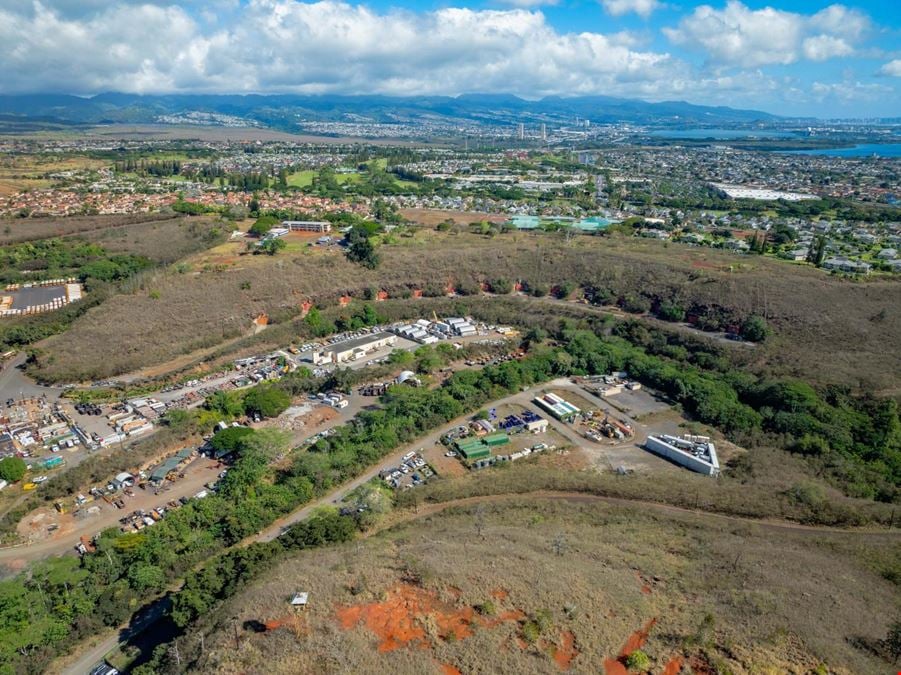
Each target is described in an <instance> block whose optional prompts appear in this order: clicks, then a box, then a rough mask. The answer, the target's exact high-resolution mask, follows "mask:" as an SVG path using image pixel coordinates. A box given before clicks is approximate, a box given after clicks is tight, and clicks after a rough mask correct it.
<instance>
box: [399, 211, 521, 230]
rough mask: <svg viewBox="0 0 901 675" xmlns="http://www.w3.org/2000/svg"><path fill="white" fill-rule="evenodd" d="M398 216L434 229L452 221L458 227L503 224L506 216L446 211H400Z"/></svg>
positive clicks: (478, 212)
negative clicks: (485, 222)
mask: <svg viewBox="0 0 901 675" xmlns="http://www.w3.org/2000/svg"><path fill="white" fill-rule="evenodd" d="M400 214H401V215H402V216H403V217H404V218H406V219H407V220H410V221H412V222H414V223H416V224H418V225H426V226H428V227H434V226H435V225H437V224H438V223H441V222H444V221H446V220H452V221H454V222H455V223H457V224H458V225H469V223H478V222H481V221H483V220H487V221H488V222H489V223H503V222H505V221H506V220H507V216H505V215H503V214H498V213H483V212H481V211H452V210H447V209H401V210H400Z"/></svg>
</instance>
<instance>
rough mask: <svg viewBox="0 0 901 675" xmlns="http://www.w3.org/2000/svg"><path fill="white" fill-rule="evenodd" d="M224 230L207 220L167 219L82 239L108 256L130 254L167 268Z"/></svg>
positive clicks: (110, 229) (202, 246)
mask: <svg viewBox="0 0 901 675" xmlns="http://www.w3.org/2000/svg"><path fill="white" fill-rule="evenodd" d="M222 229H223V226H222V225H221V224H217V223H216V222H215V221H213V220H212V219H209V218H184V217H182V218H179V217H176V218H168V219H166V220H149V221H145V222H137V223H129V224H125V225H121V226H118V227H107V228H103V229H100V230H93V231H91V232H88V233H85V234H84V235H82V236H84V238H85V239H88V240H89V241H94V242H97V243H98V244H100V245H101V246H103V248H104V249H106V250H107V251H109V252H110V253H123V254H125V253H130V254H132V255H140V256H144V257H146V258H150V259H151V260H153V261H154V262H158V263H162V264H168V263H173V262H175V261H177V260H181V259H182V258H184V257H186V256H189V255H192V254H194V253H197V252H198V251H201V250H204V249H206V248H207V247H208V246H209V245H210V244H212V243H214V242H215V241H218V239H216V238H215V237H216V236H217V235H216V234H215V232H214V230H215V231H219V232H221V231H222Z"/></svg>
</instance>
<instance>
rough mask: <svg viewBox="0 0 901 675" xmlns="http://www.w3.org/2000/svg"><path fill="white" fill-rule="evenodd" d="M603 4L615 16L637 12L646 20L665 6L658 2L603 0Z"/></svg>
mask: <svg viewBox="0 0 901 675" xmlns="http://www.w3.org/2000/svg"><path fill="white" fill-rule="evenodd" d="M601 4H602V5H603V6H604V9H605V10H606V11H607V13H608V14H611V15H613V16H622V15H623V14H629V13H630V12H635V13H636V14H638V16H641V17H644V18H645V19H646V18H648V17H649V16H650V15H651V13H653V12H654V10H657V9H660V8H661V7H662V6H663V5H662V4H661V3H660V2H659V1H658V0H601Z"/></svg>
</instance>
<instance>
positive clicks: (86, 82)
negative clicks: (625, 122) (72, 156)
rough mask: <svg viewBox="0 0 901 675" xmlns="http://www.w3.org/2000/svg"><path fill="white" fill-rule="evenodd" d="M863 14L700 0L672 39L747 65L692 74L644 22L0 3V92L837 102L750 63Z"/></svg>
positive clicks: (275, 1) (843, 42)
mask: <svg viewBox="0 0 901 675" xmlns="http://www.w3.org/2000/svg"><path fill="white" fill-rule="evenodd" d="M512 1H514V2H529V1H530V0H512ZM531 1H533V2H534V1H536V0H531ZM172 2H174V0H172ZM630 5H631V6H633V7H635V6H636V3H630ZM188 7H190V11H189V10H188V9H187V8H188ZM861 17H862V15H860V14H859V13H856V12H854V11H853V10H847V9H845V8H842V7H840V6H832V7H829V8H827V9H825V10H823V11H821V12H818V13H817V14H812V15H809V16H804V15H800V14H794V13H790V12H780V11H778V10H774V9H765V10H756V11H755V10H750V9H748V8H747V7H745V6H744V5H743V4H742V3H740V2H731V3H730V4H728V5H726V7H725V8H724V9H722V10H716V9H713V8H711V7H706V6H705V7H699V8H697V9H696V10H694V11H693V12H692V13H691V14H690V15H689V16H687V17H686V18H685V20H684V21H683V22H682V23H681V24H680V25H679V26H678V27H677V28H675V29H672V30H671V31H670V32H671V33H672V35H671V38H672V39H674V41H676V42H678V43H679V44H686V45H690V46H695V45H696V46H698V47H699V48H701V49H706V50H707V51H708V52H709V53H710V60H711V62H714V63H716V64H718V65H724V64H725V65H735V66H744V67H743V68H742V67H739V68H729V69H723V68H709V69H703V70H699V69H697V68H695V67H693V66H692V65H690V64H688V63H686V62H685V61H683V60H680V59H679V58H676V57H674V56H672V55H670V54H668V53H666V52H662V51H658V50H655V49H654V48H652V47H651V46H649V44H651V42H650V40H649V37H651V34H650V33H649V32H639V33H630V32H621V33H609V34H605V33H599V32H591V31H583V32H564V31H561V30H559V29H557V28H555V27H554V26H552V25H551V24H550V23H549V22H548V20H547V19H546V18H545V16H544V14H543V13H542V12H541V11H539V10H537V9H528V8H524V7H509V8H506V9H493V10H488V9H467V8H452V7H449V8H443V9H437V10H434V11H409V10H399V9H398V10H384V11H383V10H376V9H374V8H372V7H370V6H367V5H360V4H350V3H348V2H340V1H338V0H321V1H319V2H301V1H299V0H244V1H243V2H238V1H237V0H184V2H179V3H177V4H170V2H169V0H152V1H150V2H143V1H142V0H40V1H38V2H34V3H32V4H24V3H23V2H22V1H21V0H0V73H2V77H0V93H3V94H9V93H23V92H36V91H37V92H66V93H75V94H92V93H98V92H102V91H121V92H133V93H168V92H188V93H194V92H196V93H205V92H208V93H342V94H366V93H380V94H392V95H413V94H449V95H455V94H460V93H465V92H474V91H485V92H508V93H514V94H519V95H521V96H524V97H527V98H537V97H540V96H544V95H580V94H584V95H588V94H606V95H612V96H625V97H640V98H644V99H649V100H664V99H687V100H691V101H696V102H698V101H703V102H705V103H710V104H722V105H731V106H739V107H757V108H759V107H762V108H769V109H772V108H774V107H776V108H777V109H778V106H779V103H776V102H777V101H784V100H788V99H789V98H791V99H792V100H794V101H801V100H808V101H812V100H814V98H815V97H824V96H827V95H828V96H830V97H831V98H832V99H833V100H837V99H838V94H837V91H838V90H836V91H833V92H832V93H829V92H827V91H826V90H824V89H822V87H823V86H828V85H825V84H824V85H821V87H820V88H819V89H818V90H817V91H816V92H812V91H811V88H810V85H809V84H807V83H806V82H795V83H792V85H791V87H789V86H788V85H786V83H785V82H783V81H777V80H775V79H774V78H773V77H772V76H771V75H769V74H767V73H764V72H761V71H760V70H759V67H760V66H762V65H765V64H768V63H791V62H792V61H794V60H797V59H800V58H807V59H826V58H831V57H835V56H840V55H842V54H848V53H850V51H849V50H856V49H858V48H859V47H858V45H859V40H861V39H863V37H862V36H865V35H866V33H867V31H868V30H869V24H868V21H867V20H866V18H865V17H863V18H861ZM858 53H859V52H858ZM891 56H896V55H891ZM885 58H891V57H885ZM893 64H894V65H893ZM882 72H883V73H884V74H896V75H897V74H898V73H899V72H901V65H899V64H897V63H896V62H892V63H889V64H886V65H885V66H884V67H883V69H882ZM845 79H847V78H845ZM842 84H843V86H844V87H845V90H847V87H848V85H847V84H845V83H842ZM884 101H891V97H890V96H888V97H886V98H884ZM849 105H850V104H849ZM886 105H889V104H888V103H887V104H886Z"/></svg>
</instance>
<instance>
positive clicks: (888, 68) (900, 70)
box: [879, 59, 901, 77]
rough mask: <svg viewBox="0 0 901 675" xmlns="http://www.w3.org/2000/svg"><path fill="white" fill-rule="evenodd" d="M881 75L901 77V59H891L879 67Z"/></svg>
mask: <svg viewBox="0 0 901 675" xmlns="http://www.w3.org/2000/svg"><path fill="white" fill-rule="evenodd" d="M879 74H880V75H888V76H889V77H901V59H894V60H893V61H889V62H888V63H886V64H885V65H883V66H882V68H880V69H879Z"/></svg>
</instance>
